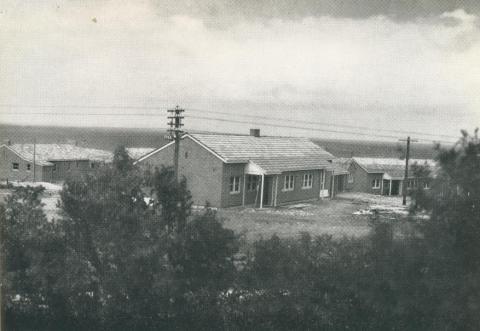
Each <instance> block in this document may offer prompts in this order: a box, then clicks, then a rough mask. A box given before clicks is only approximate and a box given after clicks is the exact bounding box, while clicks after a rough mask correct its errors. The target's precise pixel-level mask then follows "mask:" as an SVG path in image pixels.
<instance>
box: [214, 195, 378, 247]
mask: <svg viewBox="0 0 480 331" xmlns="http://www.w3.org/2000/svg"><path fill="white" fill-rule="evenodd" d="M367 207H368V204H367V203H365V202H354V203H353V202H352V201H349V200H321V201H315V202H309V203H301V204H295V205H290V206H285V207H279V208H275V209H273V208H265V209H262V210H260V209H253V208H245V209H244V208H240V207H236V208H226V209H219V210H218V215H219V216H220V217H221V218H224V225H225V227H227V228H229V229H232V230H234V231H235V233H237V234H242V235H243V236H244V238H245V239H246V240H247V241H248V242H253V241H255V240H258V239H260V238H264V239H266V238H270V237H271V236H272V235H274V234H276V235H277V236H279V237H282V238H287V237H290V238H292V237H297V236H299V235H300V234H301V233H302V232H308V233H310V234H311V235H312V236H317V235H322V234H329V235H332V236H333V237H335V238H341V237H344V236H347V237H355V236H364V235H366V234H368V232H369V230H370V228H369V225H368V222H369V218H370V216H369V215H363V214H361V215H355V214H354V212H356V211H358V210H360V209H364V208H367Z"/></svg>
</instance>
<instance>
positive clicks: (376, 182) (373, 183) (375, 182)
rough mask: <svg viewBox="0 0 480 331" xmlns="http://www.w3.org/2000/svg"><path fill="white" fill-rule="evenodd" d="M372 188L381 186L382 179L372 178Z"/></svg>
mask: <svg viewBox="0 0 480 331" xmlns="http://www.w3.org/2000/svg"><path fill="white" fill-rule="evenodd" d="M372 188H380V179H374V180H372Z"/></svg>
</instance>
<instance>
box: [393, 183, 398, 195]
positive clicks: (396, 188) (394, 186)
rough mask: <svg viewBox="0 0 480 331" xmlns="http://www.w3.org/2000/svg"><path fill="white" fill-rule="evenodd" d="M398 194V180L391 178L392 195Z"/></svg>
mask: <svg viewBox="0 0 480 331" xmlns="http://www.w3.org/2000/svg"><path fill="white" fill-rule="evenodd" d="M399 194H400V181H399V180H393V181H392V195H399Z"/></svg>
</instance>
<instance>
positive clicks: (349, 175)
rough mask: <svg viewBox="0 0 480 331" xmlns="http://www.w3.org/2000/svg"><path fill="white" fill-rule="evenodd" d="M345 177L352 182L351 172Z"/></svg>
mask: <svg viewBox="0 0 480 331" xmlns="http://www.w3.org/2000/svg"><path fill="white" fill-rule="evenodd" d="M347 178H348V182H349V183H353V175H352V174H351V173H348V175H347Z"/></svg>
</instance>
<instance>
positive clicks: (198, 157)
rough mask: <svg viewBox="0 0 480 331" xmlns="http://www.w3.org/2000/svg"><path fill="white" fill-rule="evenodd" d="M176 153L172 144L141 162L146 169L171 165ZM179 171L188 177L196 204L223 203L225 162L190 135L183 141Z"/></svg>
mask: <svg viewBox="0 0 480 331" xmlns="http://www.w3.org/2000/svg"><path fill="white" fill-rule="evenodd" d="M173 155H174V145H173V144H172V145H170V146H168V147H166V148H164V149H162V150H161V151H159V152H157V153H155V154H153V155H152V156H150V157H149V158H147V159H145V160H143V161H140V162H139V163H138V165H139V166H141V167H143V168H145V169H147V168H150V169H154V168H155V167H158V168H161V166H162V165H163V166H165V167H171V166H173ZM179 174H180V176H185V178H186V180H187V186H188V189H189V190H190V192H191V194H192V199H193V203H194V204H195V205H205V202H206V201H208V202H209V203H210V204H211V205H212V206H213V207H220V206H221V199H222V177H223V162H222V161H221V160H220V159H218V158H217V157H216V156H215V155H213V154H212V153H210V152H208V151H207V150H206V149H204V148H203V147H202V146H200V145H198V144H197V143H195V142H194V141H193V140H191V139H190V138H188V137H187V138H185V139H183V140H182V141H181V143H180V155H179Z"/></svg>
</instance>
